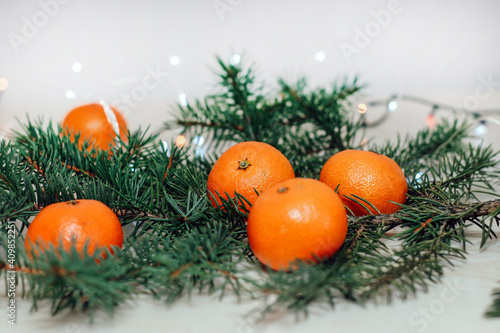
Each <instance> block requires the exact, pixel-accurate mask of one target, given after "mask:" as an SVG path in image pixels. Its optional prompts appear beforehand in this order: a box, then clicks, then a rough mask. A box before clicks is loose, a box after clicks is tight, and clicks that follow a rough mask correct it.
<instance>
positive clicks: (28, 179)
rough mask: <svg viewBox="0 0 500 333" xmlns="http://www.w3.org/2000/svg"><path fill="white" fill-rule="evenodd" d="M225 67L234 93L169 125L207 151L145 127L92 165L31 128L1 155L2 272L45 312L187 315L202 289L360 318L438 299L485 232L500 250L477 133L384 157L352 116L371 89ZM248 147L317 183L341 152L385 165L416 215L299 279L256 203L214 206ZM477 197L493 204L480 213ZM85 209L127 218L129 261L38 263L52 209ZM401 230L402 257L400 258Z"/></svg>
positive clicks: (383, 219) (378, 224)
mask: <svg viewBox="0 0 500 333" xmlns="http://www.w3.org/2000/svg"><path fill="white" fill-rule="evenodd" d="M219 64H220V67H221V72H220V75H219V77H220V86H219V88H220V92H219V93H217V94H215V95H210V96H208V97H206V98H205V99H203V100H198V101H195V102H194V103H192V104H187V105H179V106H178V112H177V114H178V117H177V119H176V120H175V121H173V122H169V123H166V124H165V129H172V128H175V129H181V130H182V135H184V136H185V137H187V138H188V139H193V138H197V137H198V139H197V140H194V143H192V144H188V145H185V146H183V147H181V145H180V144H177V145H176V144H175V141H174V140H172V141H171V142H170V143H168V144H164V143H162V142H161V140H160V138H159V135H158V134H150V133H148V131H147V130H146V131H143V130H141V129H140V130H138V131H137V132H135V133H131V134H130V135H129V137H128V140H127V141H126V142H125V141H121V139H118V140H119V141H120V142H119V144H118V145H116V146H115V148H114V149H113V151H112V154H109V153H107V152H102V151H97V150H93V151H91V153H89V152H88V151H86V150H85V149H84V150H83V151H82V150H81V149H80V148H79V147H78V146H77V145H76V144H74V143H72V142H71V140H70V138H69V137H65V136H61V135H59V133H60V132H61V128H60V127H59V126H55V125H53V124H52V123H50V124H48V125H44V124H43V122H42V121H41V120H37V121H32V120H30V119H28V120H27V121H26V123H25V124H24V126H23V130H22V131H20V132H19V133H16V135H15V138H13V139H12V140H2V141H1V142H0V203H1V205H0V220H1V223H2V224H1V230H2V233H1V234H0V247H1V248H3V250H4V251H3V252H2V256H1V257H0V271H1V272H2V274H4V275H5V276H6V278H7V279H8V281H15V282H12V283H11V284H9V285H14V286H17V288H16V290H17V295H19V293H20V291H19V290H22V295H23V297H26V298H28V299H30V300H32V302H33V303H32V304H33V308H34V309H36V308H37V307H38V306H39V304H40V302H41V301H44V300H49V301H50V307H51V312H52V314H57V313H59V312H61V311H62V310H64V309H68V308H70V309H75V310H85V311H88V312H89V314H90V316H91V318H92V317H93V316H94V315H95V312H96V311H98V310H101V311H105V312H107V313H109V314H112V313H113V311H114V308H115V307H116V306H118V305H120V304H122V303H123V302H124V301H126V300H127V299H129V298H130V297H132V296H133V295H134V294H137V293H146V294H149V295H151V296H152V297H154V298H160V299H164V300H165V301H166V302H167V303H172V302H174V301H175V300H177V299H179V298H180V297H184V296H185V295H189V294H191V293H192V292H194V291H199V292H208V293H210V294H214V293H218V294H220V295H221V297H222V296H223V295H224V294H225V293H227V292H229V291H232V292H234V293H235V294H236V295H238V296H239V297H253V298H258V299H265V300H267V301H266V302H265V304H266V306H265V307H263V309H262V314H266V313H268V312H271V311H275V310H277V309H287V310H291V311H299V312H300V311H307V309H308V307H309V305H311V304H312V303H325V304H329V305H332V306H333V305H334V304H335V303H336V302H337V301H338V299H342V298H343V299H346V300H349V301H352V302H356V303H359V304H364V303H366V302H368V301H371V300H374V299H377V298H383V299H386V300H390V299H391V298H393V297H402V298H406V297H408V296H411V295H415V294H417V293H419V292H422V291H423V292H425V291H426V290H427V289H428V288H429V285H430V284H432V283H435V282H436V281H439V279H440V278H441V276H442V275H443V272H444V268H445V267H449V266H450V265H453V261H454V260H455V259H456V258H465V257H466V256H467V252H466V245H467V242H468V239H467V238H466V234H465V231H466V229H468V228H473V227H477V228H480V229H481V230H482V239H481V246H483V245H484V244H485V243H486V242H487V241H488V240H489V239H491V238H496V235H495V233H494V231H493V229H492V228H493V224H494V223H496V224H497V225H498V224H499V213H500V200H499V199H494V198H495V197H497V196H498V195H497V194H495V193H494V187H493V185H494V183H495V182H496V181H497V179H498V162H497V161H496V157H497V153H496V152H494V151H493V150H492V148H491V147H490V146H485V145H478V146H474V145H472V144H470V143H468V140H469V139H470V136H469V134H468V133H469V131H468V129H469V128H468V125H467V120H465V121H463V122H460V121H458V120H452V121H443V122H442V123H440V124H438V125H437V126H436V127H435V128H434V129H432V130H431V129H422V130H421V131H419V132H418V133H417V134H415V135H412V136H405V137H399V138H398V140H396V141H395V142H387V143H384V144H373V143H371V142H369V141H367V140H365V138H364V131H363V129H364V127H363V122H362V120H361V119H360V118H359V115H356V114H355V113H354V112H351V109H352V107H351V102H352V97H353V96H354V95H355V94H356V93H357V92H359V91H360V89H361V88H362V87H361V86H360V85H359V84H358V83H357V81H356V80H352V81H351V82H350V81H347V80H344V81H340V82H337V83H335V84H334V85H333V87H331V88H329V89H326V88H318V89H310V88H309V87H308V85H307V82H306V81H305V80H303V79H302V80H299V81H298V82H296V83H295V84H293V85H291V84H288V83H286V82H285V81H284V80H280V81H279V87H280V89H279V90H278V91H277V93H275V94H273V93H272V92H270V91H265V87H262V86H259V85H258V84H257V83H256V79H255V76H254V74H253V70H252V69H244V68H242V67H240V66H239V65H234V64H228V63H225V62H224V61H222V60H220V59H219ZM201 136H203V138H204V142H203V144H200V141H201V140H199V138H200V137H201ZM188 141H189V140H188ZM242 141H262V142H266V143H269V144H271V145H273V146H274V147H276V148H277V149H278V150H279V151H281V152H282V153H283V154H284V155H285V156H287V157H288V159H289V160H290V162H291V163H292V165H293V168H294V171H295V174H296V176H300V177H310V178H315V179H317V178H318V177H319V172H320V170H321V167H322V166H323V164H324V163H325V162H326V160H327V159H328V158H329V157H330V156H332V155H333V154H335V153H336V152H339V151H341V150H344V149H347V148H356V149H365V150H372V151H376V152H378V153H380V154H384V155H387V156H389V157H391V158H392V159H393V160H395V161H396V162H397V163H398V164H399V165H400V166H401V167H402V169H403V170H404V173H405V176H406V178H407V183H408V197H407V201H406V203H405V205H404V206H403V207H402V209H401V210H400V211H398V212H397V213H395V214H392V215H377V216H373V215H369V216H363V217H350V218H349V229H348V234H347V238H346V240H345V243H344V246H343V247H342V248H341V249H340V250H339V251H338V252H337V253H336V254H335V255H334V256H333V257H332V258H330V259H327V260H324V261H321V262H319V263H316V264H311V263H308V262H300V263H299V264H298V267H297V269H296V270H294V271H290V272H285V271H274V270H270V269H266V268H265V267H263V266H261V265H260V264H259V263H258V262H257V260H256V259H255V257H254V256H253V254H252V252H251V249H250V248H249V245H248V243H247V241H246V217H247V215H248V210H247V209H242V208H241V207H242V205H241V203H244V202H245V198H244V197H242V196H240V195H237V196H236V197H235V198H234V199H232V198H230V199H224V198H221V199H222V204H221V206H222V207H213V206H212V205H211V204H210V201H209V199H208V197H207V192H206V181H207V177H208V173H209V172H210V170H211V167H212V165H213V163H214V161H215V160H216V159H217V157H218V156H219V155H220V154H221V152H222V151H223V150H224V149H225V147H227V146H229V145H231V144H233V143H235V142H242ZM178 146H179V147H178ZM158 147H160V148H158ZM477 193H488V194H490V195H491V197H492V200H490V201H487V202H480V201H479V200H478V199H477V197H476V195H477ZM74 199H95V200H98V201H101V202H103V203H104V204H106V205H107V206H109V207H110V208H112V209H113V211H114V212H115V213H116V214H117V216H118V217H119V219H120V222H121V224H122V226H123V228H124V230H126V232H127V237H126V240H125V245H124V247H123V248H122V249H115V250H114V254H111V253H108V255H107V256H106V257H105V258H102V257H101V256H99V257H98V258H97V256H98V254H95V255H88V254H86V255H84V256H82V255H81V254H80V253H78V252H77V251H76V249H75V248H72V249H71V250H70V251H66V252H62V254H59V253H60V252H56V249H49V250H47V251H45V252H44V253H42V254H41V256H40V258H39V260H36V261H32V260H30V259H29V258H28V256H27V255H26V253H25V251H24V250H23V248H24V247H23V246H22V244H23V242H24V234H25V231H26V229H27V227H28V226H29V225H30V221H31V218H32V217H33V216H36V215H37V214H38V212H39V211H40V210H41V209H43V208H44V207H46V206H48V205H49V204H52V203H55V202H61V201H67V200H74ZM390 230H392V234H393V236H391V239H394V240H397V241H399V243H400V247H399V248H397V249H389V248H388V247H387V246H386V244H385V240H386V239H388V237H389V236H387V235H388V231H390ZM12 239H15V244H16V245H15V247H14V246H13V244H14V243H13V241H12ZM96 259H98V260H96ZM13 276H14V279H13ZM9 290H10V289H9ZM13 297H15V295H10V293H9V298H10V299H11V300H12V299H13ZM494 297H495V300H494V302H493V304H492V305H491V307H490V309H489V310H487V315H488V316H495V317H498V316H500V293H498V292H496V293H495V294H494ZM263 304H264V303H263Z"/></svg>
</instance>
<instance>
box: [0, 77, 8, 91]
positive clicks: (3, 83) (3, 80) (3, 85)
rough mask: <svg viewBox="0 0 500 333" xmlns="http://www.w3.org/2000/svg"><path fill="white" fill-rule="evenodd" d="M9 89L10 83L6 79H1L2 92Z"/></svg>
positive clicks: (0, 88)
mask: <svg viewBox="0 0 500 333" xmlns="http://www.w3.org/2000/svg"><path fill="white" fill-rule="evenodd" d="M8 87H9V81H7V79H6V78H4V77H0V91H4V90H7V88H8Z"/></svg>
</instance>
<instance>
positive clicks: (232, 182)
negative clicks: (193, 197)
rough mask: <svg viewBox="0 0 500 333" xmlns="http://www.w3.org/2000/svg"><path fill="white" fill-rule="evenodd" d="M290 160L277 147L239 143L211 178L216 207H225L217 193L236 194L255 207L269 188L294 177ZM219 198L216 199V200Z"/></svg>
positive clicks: (210, 193) (224, 156)
mask: <svg viewBox="0 0 500 333" xmlns="http://www.w3.org/2000/svg"><path fill="white" fill-rule="evenodd" d="M294 177H295V173H294V172H293V167H292V165H291V164H290V161H288V159H287V158H286V157H285V155H283V154H282V153H281V152H280V151H279V150H278V149H276V148H274V147H273V146H271V145H269V144H267V143H263V142H256V141H246V142H241V143H238V144H236V145H234V146H232V147H230V148H229V149H227V150H226V151H225V152H224V153H223V154H222V155H221V156H220V157H219V159H218V160H217V161H216V162H215V163H214V166H213V167H212V170H211V171H210V174H209V175H208V181H207V190H208V196H209V198H210V200H211V202H212V204H213V205H214V206H216V205H217V204H219V205H220V204H221V200H220V198H219V196H218V195H217V193H218V194H219V195H220V196H222V197H225V198H226V199H229V197H234V196H235V192H237V193H239V194H241V195H243V196H244V197H245V199H247V200H248V201H249V202H250V203H251V204H253V203H254V202H255V199H257V193H256V192H255V191H257V192H259V193H261V192H262V191H264V190H265V189H267V188H268V187H270V186H272V185H274V184H277V183H279V182H282V181H284V180H286V179H290V178H294ZM214 198H215V200H214Z"/></svg>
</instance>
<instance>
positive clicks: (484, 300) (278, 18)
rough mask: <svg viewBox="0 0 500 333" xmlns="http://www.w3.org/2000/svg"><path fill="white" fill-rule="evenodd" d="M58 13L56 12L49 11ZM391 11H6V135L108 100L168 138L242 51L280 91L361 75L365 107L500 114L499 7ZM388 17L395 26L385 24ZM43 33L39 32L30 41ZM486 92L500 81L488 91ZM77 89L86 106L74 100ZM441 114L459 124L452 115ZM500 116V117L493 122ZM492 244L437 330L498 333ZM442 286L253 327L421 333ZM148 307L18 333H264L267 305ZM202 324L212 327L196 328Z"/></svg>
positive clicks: (379, 131)
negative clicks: (250, 317) (257, 318)
mask: <svg viewBox="0 0 500 333" xmlns="http://www.w3.org/2000/svg"><path fill="white" fill-rule="evenodd" d="M49 3H50V4H52V5H51V6H49V7H47V6H44V5H42V4H49ZM54 3H55V4H56V5H55V6H54V5H53V4H54ZM390 3H391V2H390V1H386V0H383V1H378V0H376V1H375V0H371V1H368V0H364V1H349V2H348V1H326V0H325V1H297V0H289V1H284V0H280V1H263V0H254V1H250V0H220V1H212V0H206V1H202V0H198V1H195V0H188V1H173V0H171V1H166V0H165V1H160V0H157V1H154V0H147V1H132V0H107V1H95V0H87V1H83V0H66V1H64V4H63V1H62V0H61V1H59V2H55V0H42V1H41V2H40V1H15V0H0V78H1V77H3V78H6V79H7V80H8V84H9V86H8V88H7V89H6V90H5V91H3V92H0V129H1V130H2V131H4V132H5V131H7V130H8V128H10V127H14V128H17V127H18V126H19V125H18V124H16V120H15V118H16V117H17V118H19V119H20V120H21V122H23V121H24V120H25V119H26V115H30V117H31V118H37V117H40V116H43V117H44V119H46V120H48V119H51V120H53V121H54V122H56V123H57V122H59V121H61V120H62V118H63V117H64V115H65V114H66V113H67V112H68V111H69V110H71V109H72V108H73V107H76V106H78V105H81V104H84V103H91V102H96V101H99V100H105V101H108V102H110V103H113V102H116V103H115V104H118V105H116V106H118V107H119V108H120V109H121V110H122V111H123V112H124V113H125V115H126V118H127V121H128V124H129V127H130V128H131V129H132V130H135V129H137V128H139V126H142V127H145V126H148V125H151V127H152V130H157V129H159V128H161V124H162V122H164V121H166V120H169V119H172V118H173V115H174V114H175V110H176V104H177V103H179V95H180V94H185V95H186V96H187V99H188V101H190V102H192V101H194V99H196V98H202V97H203V96H205V95H206V94H207V93H210V92H213V91H214V82H215V80H216V78H215V76H214V75H213V71H214V70H215V69H216V68H217V66H216V61H215V56H216V55H219V56H221V57H222V58H224V59H229V57H230V56H231V55H232V54H234V53H238V54H241V55H243V61H244V62H245V63H247V64H255V68H256V69H257V72H258V74H259V77H260V78H261V79H262V80H265V82H266V83H268V88H269V91H270V92H273V89H276V87H277V85H276V82H277V78H278V77H284V78H286V79H288V80H289V81H293V80H295V79H297V78H299V77H300V76H302V75H305V76H306V77H307V78H308V79H309V82H310V83H311V85H312V86H313V87H314V86H318V85H329V84H331V83H332V82H333V81H335V80H336V79H342V78H344V77H348V78H353V77H354V76H356V75H357V76H358V77H359V79H360V81H361V82H362V83H365V84H366V85H367V87H366V89H365V90H364V91H363V93H362V94H360V95H359V96H358V97H357V100H359V102H363V101H369V100H373V99H386V98H389V96H391V95H393V94H399V95H405V94H406V95H415V96H419V97H423V98H427V99H430V100H432V101H435V102H439V103H445V104H449V105H453V106H456V105H464V106H465V107H466V108H467V109H468V110H469V111H475V110H478V109H484V108H488V109H490V108H493V109H500V61H499V59H500V43H499V42H500V38H499V34H500V20H499V19H498V18H499V14H500V2H499V1H495V0H491V1H484V0H482V1H463V0H459V1H457V0H455V1H452V0H446V1H445V0H442V1H431V0H420V1H417V0H413V1H411V0H401V1H399V2H396V3H395V5H394V3H393V4H392V5H391V4H390ZM44 7H45V8H49V9H45V10H44ZM388 7H389V8H397V10H396V11H395V12H397V13H395V14H390V15H389V16H387V15H386V16H384V14H382V13H387V8H388ZM382 11H383V12H382ZM47 12H50V13H49V14H51V15H48V14H47ZM376 17H378V18H379V21H380V20H382V21H383V22H382V23H377V19H376ZM381 17H382V18H381ZM30 25H33V27H34V28H33V27H32V28H31V30H30V27H29V26H30ZM37 26H38V27H37ZM377 27H378V28H377ZM370 29H375V30H370ZM359 31H365V32H366V31H368V32H369V34H370V35H371V36H369V37H368V39H366V38H365V39H364V41H362V40H361V39H362V37H360V34H361V33H360V32H359ZM346 45H351V46H352V47H357V49H358V50H357V51H358V53H353V54H351V55H350V56H346V54H344V53H343V52H342V49H341V47H342V46H343V47H344V48H345V47H346ZM318 52H323V53H324V56H325V58H324V60H323V61H317V60H316V58H315V57H316V54H317V53H318ZM172 56H177V57H178V59H179V63H178V64H177V65H172V63H171V57H172ZM75 63H80V64H81V70H80V71H79V72H74V71H73V64H75ZM151 71H159V72H161V73H162V74H161V75H160V79H159V81H158V82H157V84H156V85H155V87H154V89H148V90H147V91H146V94H145V95H143V96H140V98H136V99H135V101H134V106H133V107H124V105H125V106H126V104H124V103H123V97H122V96H123V95H124V94H125V95H126V94H128V95H131V94H132V95H133V94H134V92H135V93H136V94H137V92H139V91H140V89H141V87H143V85H144V80H145V79H147V76H148V75H150V74H148V73H150V72H151ZM484 80H487V81H488V80H489V81H491V82H493V83H492V84H490V85H489V86H485V85H484V84H483V82H484ZM148 82H150V83H151V82H153V81H151V80H149V81H148ZM68 90H71V91H72V92H73V93H74V98H67V92H68ZM353 112H356V110H353ZM370 112H371V110H369V111H368V115H370ZM373 112H374V111H373ZM429 112H430V108H429V107H428V106H422V105H417V104H414V103H409V102H404V101H401V102H400V105H399V108H398V110H396V112H394V113H393V114H391V117H390V118H389V119H388V121H386V122H385V123H384V124H382V125H381V126H379V127H377V128H374V129H371V130H370V131H369V133H368V134H369V136H370V137H373V138H374V139H376V140H384V139H391V138H394V137H395V135H396V133H398V132H399V133H402V134H404V133H408V132H414V131H416V130H417V129H421V128H424V127H425V126H426V125H425V122H426V118H427V115H428V113H429ZM439 115H440V116H443V117H450V113H448V112H442V113H439ZM497 118H500V117H498V116H493V120H495V119H497ZM476 124H477V122H476V123H474V126H475V125H476ZM487 125H488V127H487V128H488V132H487V133H486V135H484V140H485V141H486V143H492V144H493V145H494V146H495V147H496V148H497V149H498V148H500V145H499V144H498V141H499V140H498V139H499V135H498V128H499V127H498V126H497V125H495V124H494V123H493V121H492V120H491V119H489V120H488V123H487ZM473 128H474V127H473ZM162 135H163V137H164V138H165V139H170V138H171V136H173V134H172V133H168V132H166V133H163V134H162ZM492 244H493V245H492V246H491V248H490V249H489V251H486V252H483V253H479V252H477V253H476V254H475V256H473V259H472V261H471V262H470V263H468V264H464V265H462V266H461V268H460V269H458V270H457V271H456V272H455V273H451V274H450V275H449V279H450V281H454V280H453V279H454V278H456V279H458V281H460V283H462V284H463V285H464V286H465V287H464V288H465V289H464V290H463V291H462V292H461V293H460V297H458V298H457V301H456V302H453V303H451V304H447V305H446V308H445V309H444V310H443V311H442V312H441V311H439V312H440V313H439V316H436V318H435V319H434V320H433V321H432V322H431V321H429V322H428V326H427V327H426V328H425V330H423V331H424V332H437V331H439V332H443V331H446V332H449V331H450V332H451V331H453V332H469V331H471V329H472V328H471V327H474V328H475V329H477V330H479V329H481V327H482V330H483V332H493V331H495V332H497V331H498V328H500V322H499V321H496V322H494V321H486V320H483V319H482V318H481V315H482V312H483V311H484V309H485V307H486V305H487V304H488V303H489V301H490V300H491V297H490V296H489V295H488V293H489V292H490V291H491V289H492V288H493V287H494V286H495V285H498V284H497V280H498V272H499V268H500V266H499V265H498V252H499V247H498V241H497V242H494V243H492ZM457 272H458V273H457ZM443 288H446V287H444V286H443V285H438V286H436V287H435V288H434V289H432V291H431V293H430V294H425V295H424V294H423V295H421V296H419V298H418V299H417V300H413V301H408V302H397V303H396V305H393V306H390V307H388V306H383V305H380V306H377V307H374V306H369V307H368V308H367V309H361V308H358V307H356V306H349V305H340V306H339V307H338V308H337V309H336V310H335V311H333V312H331V311H330V310H326V311H325V310H318V311H315V312H314V313H313V314H312V315H311V317H310V318H309V319H307V320H301V321H299V322H298V323H296V322H294V320H293V317H291V316H288V315H285V316H284V317H279V316H278V317H276V318H272V319H273V320H271V321H269V322H266V324H265V325H264V326H263V327H253V328H252V329H253V330H254V331H255V332H257V331H259V330H260V329H263V331H264V332H285V331H287V332H288V331H290V332H292V331H297V332H304V331H318V332H319V331H321V332H327V331H328V332H331V331H339V332H341V331H342V332H354V331H360V332H365V331H367V330H369V329H370V330H374V329H375V331H377V332H405V331H407V332H417V331H419V328H421V326H418V325H413V326H412V325H411V323H410V319H409V318H410V317H411V315H412V313H414V312H415V311H418V309H419V308H421V307H426V306H429V304H431V302H432V301H433V300H436V299H439V298H440V297H441V296H440V295H441V292H442V291H443ZM139 304H141V305H136V304H135V305H130V307H124V308H123V309H121V310H120V312H119V314H118V315H117V317H116V318H115V319H113V320H110V319H107V318H106V317H104V316H103V317H102V318H101V317H100V318H99V320H98V323H97V324H96V325H94V326H93V327H90V326H87V325H86V324H85V320H84V319H82V318H84V317H81V316H69V317H64V316H62V317H58V318H57V319H53V318H51V317H49V315H48V313H47V311H46V308H44V309H43V310H42V311H41V312H39V313H37V314H34V315H30V314H28V310H29V308H28V305H29V304H28V303H25V304H24V307H23V308H22V310H20V314H21V316H20V317H19V322H18V327H16V328H15V329H17V332H23V331H24V330H23V329H25V330H27V331H28V330H32V329H33V327H37V329H36V331H40V332H42V331H43V332H54V333H55V332H65V333H69V332H73V331H74V330H73V329H74V328H75V327H73V326H71V324H75V325H77V327H76V328H77V329H79V330H80V331H81V332H90V331H95V332H101V331H102V332H107V331H111V330H113V329H114V330H115V331H120V332H125V331H127V330H129V331H138V330H140V329H147V330H148V331H154V330H156V331H160V328H163V330H171V331H183V332H208V331H210V332H211V331H214V332H215V331H217V332H251V331H250V330H247V331H242V329H245V328H241V327H240V326H241V325H240V321H241V320H242V319H241V316H242V315H244V314H245V313H246V311H249V310H250V309H252V308H253V307H255V306H256V303H252V302H247V303H246V305H245V304H241V305H235V304H234V302H233V301H232V300H231V299H229V300H225V301H224V302H223V303H218V302H216V301H214V300H212V299H207V298H195V299H194V300H193V301H192V302H188V301H185V302H184V301H183V302H181V303H180V304H178V305H176V306H173V307H169V308H165V306H164V305H162V304H160V303H158V304H151V303H149V302H142V301H141V302H139ZM436 304H437V303H436ZM257 305H258V304H257ZM193 318H200V319H201V320H205V322H206V323H207V324H204V323H203V322H201V321H200V322H198V323H195V321H194V319H193ZM2 325H4V320H2V321H1V324H0V327H1V328H2V332H3V331H4V328H5V329H9V330H10V331H13V332H14V331H15V330H14V329H12V328H11V327H6V326H2ZM68 325H70V326H68ZM238 325H240V326H238ZM467 325H469V326H467ZM23 327H24V328H23ZM238 327H240V329H239V331H238ZM452 328H453V330H452Z"/></svg>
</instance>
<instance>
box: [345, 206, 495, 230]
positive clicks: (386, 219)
mask: <svg viewBox="0 0 500 333" xmlns="http://www.w3.org/2000/svg"><path fill="white" fill-rule="evenodd" d="M499 208H500V199H496V200H490V201H485V202H470V203H464V204H460V205H447V206H444V207H443V211H447V212H448V214H449V215H452V216H453V215H458V216H460V218H462V219H473V218H476V217H481V216H487V215H490V214H492V213H493V212H494V211H496V210H497V209H499ZM408 217H411V216H410V215H409V214H406V213H399V214H398V213H395V214H393V215H386V214H381V215H375V216H362V217H358V218H356V219H355V220H354V221H353V223H361V224H366V225H373V226H379V225H385V226H387V227H390V228H394V227H397V226H399V225H401V224H402V223H403V221H404V219H405V218H408Z"/></svg>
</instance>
